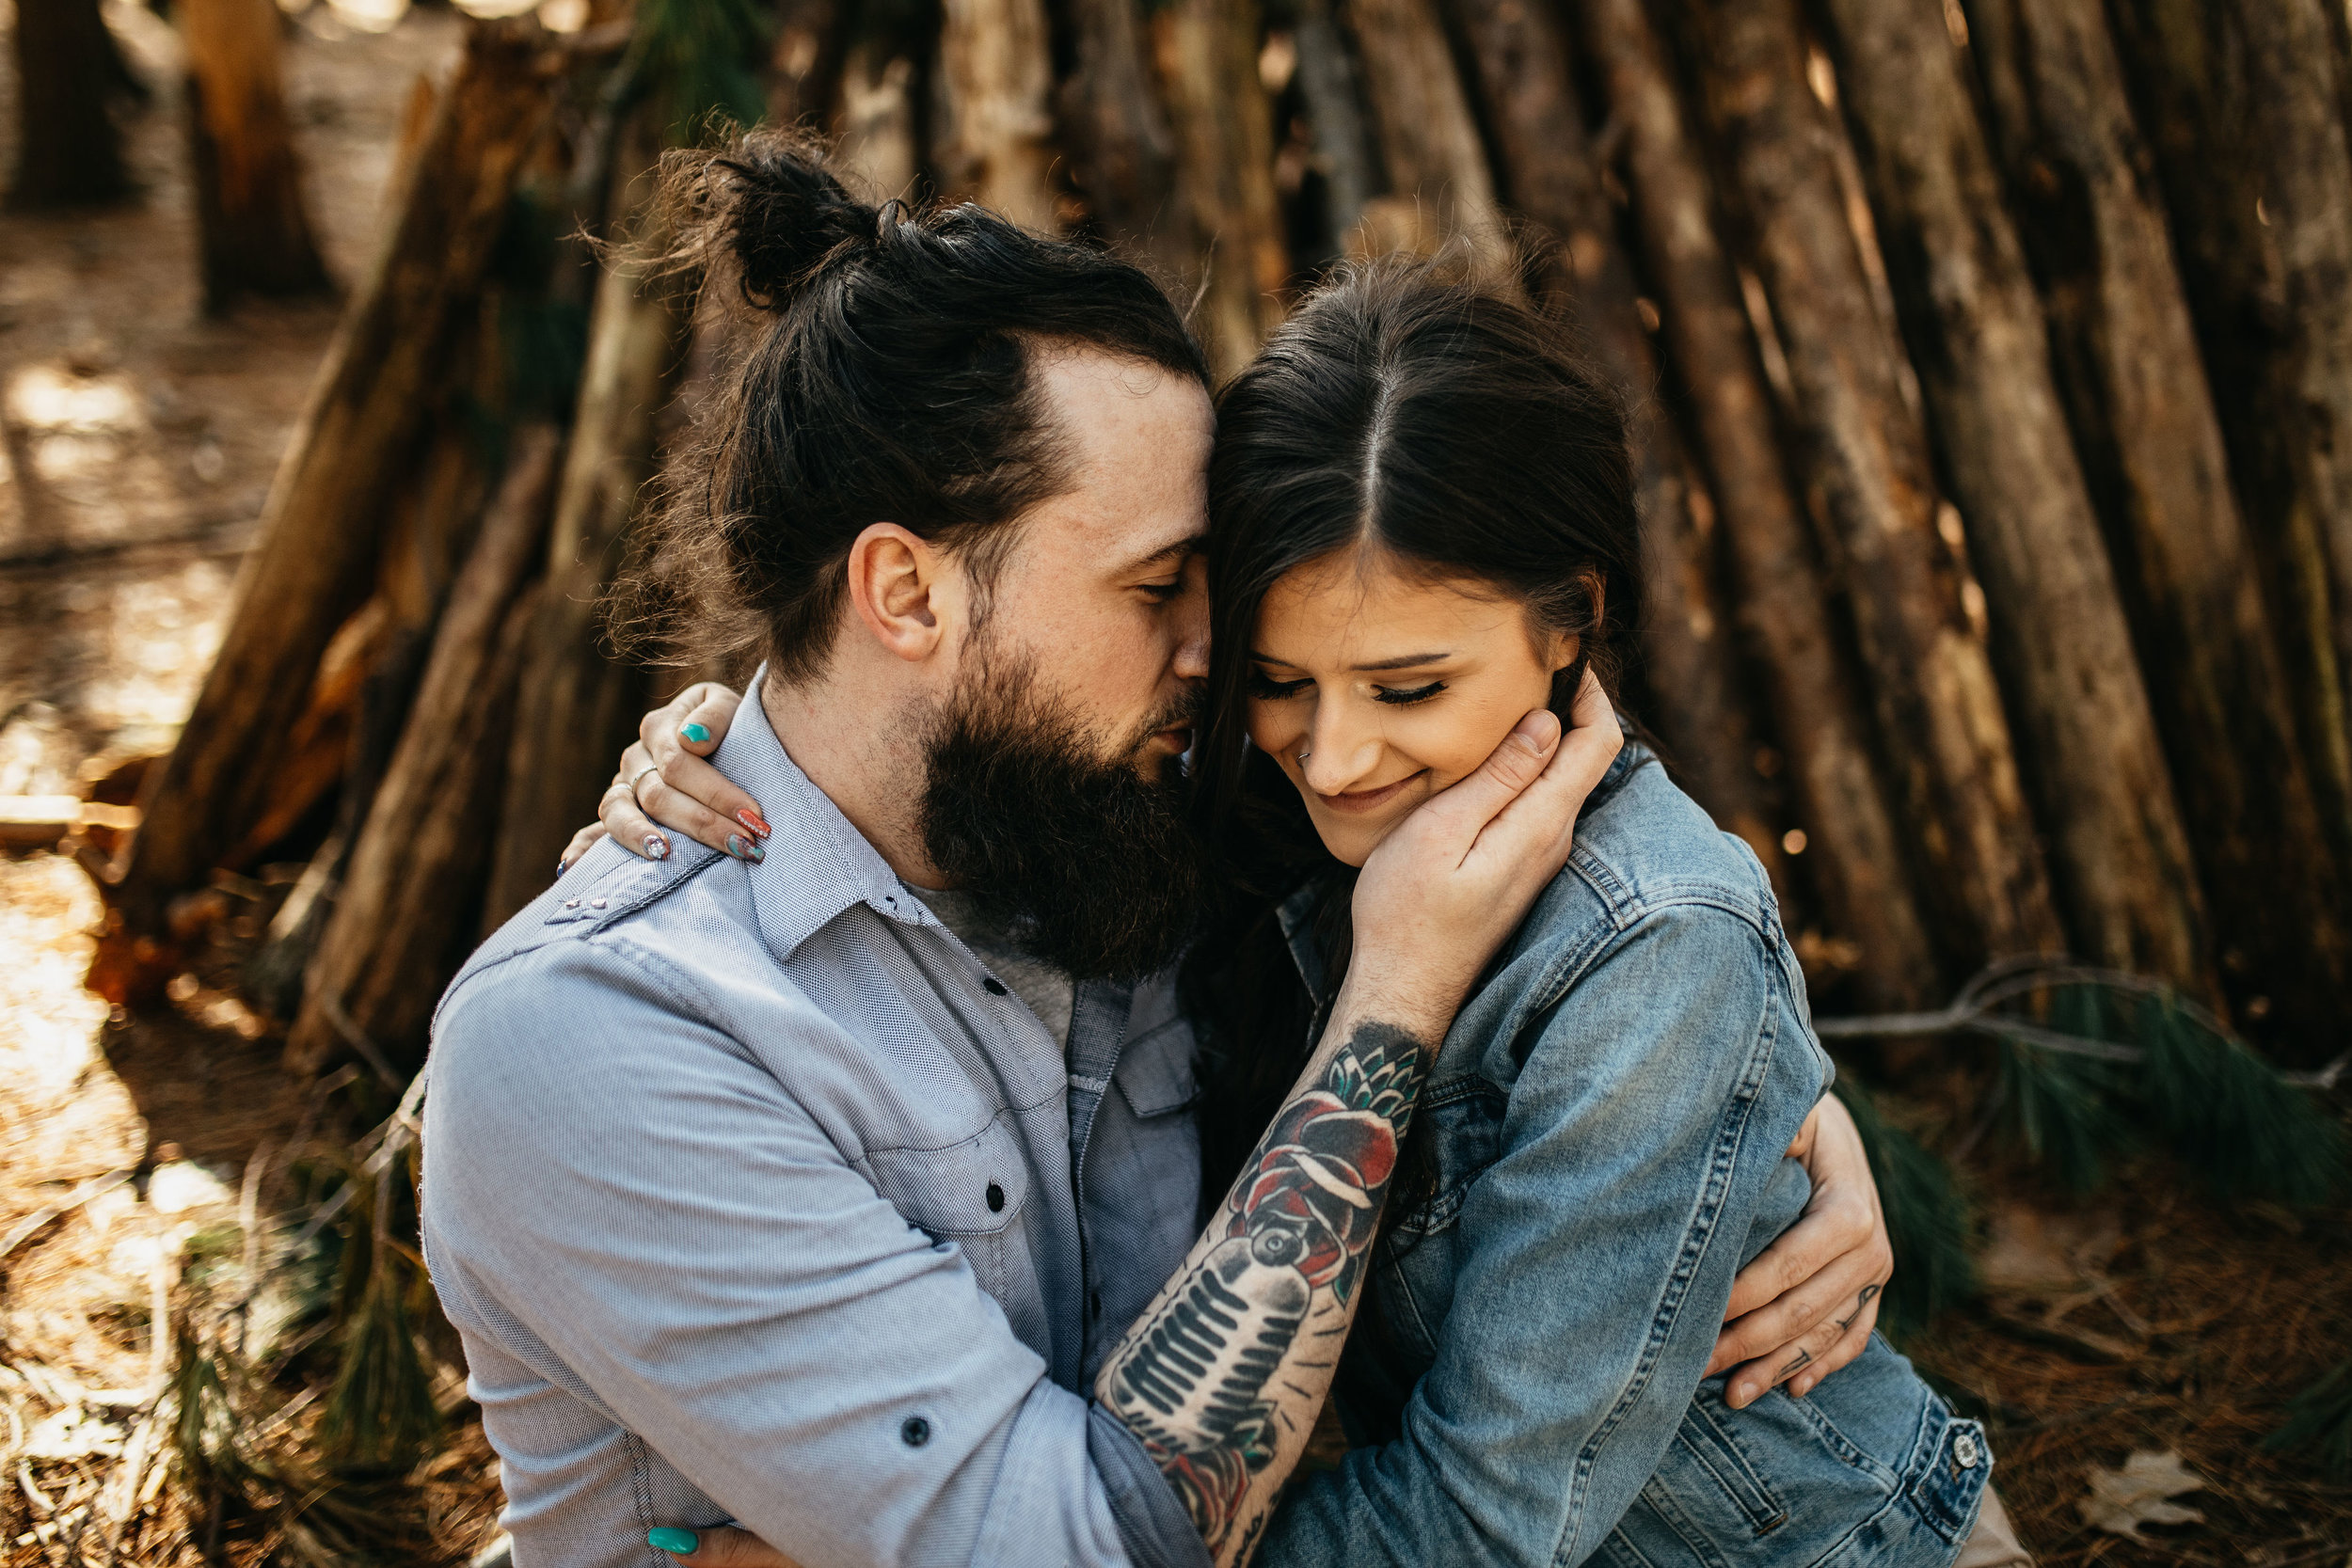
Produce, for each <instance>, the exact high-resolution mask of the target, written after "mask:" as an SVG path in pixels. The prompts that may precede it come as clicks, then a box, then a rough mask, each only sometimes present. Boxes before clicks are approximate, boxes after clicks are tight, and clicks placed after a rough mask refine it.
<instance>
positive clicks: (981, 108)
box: [938, 0, 1062, 234]
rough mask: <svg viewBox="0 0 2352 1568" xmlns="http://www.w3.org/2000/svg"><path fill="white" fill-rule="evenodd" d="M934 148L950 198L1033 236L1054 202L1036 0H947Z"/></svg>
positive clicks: (1054, 216)
mask: <svg viewBox="0 0 2352 1568" xmlns="http://www.w3.org/2000/svg"><path fill="white" fill-rule="evenodd" d="M939 86H940V96H941V100H942V106H943V109H944V115H945V119H946V128H945V130H946V135H945V137H944V139H943V142H942V145H941V146H940V148H939V150H938V161H939V165H940V173H941V176H942V178H943V179H944V180H945V181H946V185H947V188H948V190H949V191H951V192H952V193H954V194H955V195H958V196H961V197H966V198H970V199H971V200H974V201H977V202H978V203H979V204H980V205H981V206H983V207H986V208H989V209H991V210H992V211H993V212H996V213H1000V214H1003V215H1004V216H1006V217H1008V218H1010V219H1011V220H1012V221H1013V222H1015V223H1017V224H1019V225H1020V226H1021V227H1022V228H1024V229H1030V230H1036V231H1037V232H1039V233H1041V234H1055V233H1059V232H1060V231H1061V227H1062V225H1061V215H1060V214H1059V212H1058V211H1057V206H1056V203H1055V200H1054V185H1053V165H1054V149H1053V140H1052V138H1053V133H1054V116H1053V91H1054V63H1053V58H1052V55H1051V54H1050V52H1049V35H1048V33H1047V29H1046V20H1045V7H1044V5H1043V0H945V4H944V5H943V7H942V10H941V24H940V32H939Z"/></svg>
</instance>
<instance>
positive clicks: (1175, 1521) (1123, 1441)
mask: <svg viewBox="0 0 2352 1568" xmlns="http://www.w3.org/2000/svg"><path fill="white" fill-rule="evenodd" d="M1087 1452H1088V1454H1089V1456H1090V1457H1091V1458H1092V1459H1093V1461H1094V1473H1095V1474H1096V1475H1098V1476H1100V1477H1102V1478H1103V1490H1104V1493H1105V1494H1107V1495H1108V1497H1109V1498H1110V1505H1111V1518H1112V1520H1113V1521H1114V1522H1115V1523H1116V1524H1117V1525H1118V1527H1119V1538H1120V1542H1121V1544H1124V1545H1125V1546H1126V1548H1127V1555H1128V1556H1129V1557H1130V1558H1132V1559H1134V1560H1135V1562H1136V1568H1211V1565H1210V1560H1209V1548H1208V1546H1207V1545H1206V1544H1203V1543H1202V1541H1201V1539H1200V1529H1199V1528H1197V1527H1196V1526H1195V1525H1194V1524H1193V1522H1192V1516H1191V1515H1190V1514H1188V1513H1185V1512H1184V1504H1183V1503H1181V1502H1178V1501H1177V1500H1176V1489H1175V1488H1174V1487H1172V1486H1170V1485H1168V1477H1166V1476H1165V1475H1162V1474H1161V1473H1160V1467H1159V1466H1158V1465H1154V1464H1152V1456H1151V1455H1150V1454H1148V1453H1146V1452H1144V1451H1143V1444H1142V1442H1141V1440H1140V1439H1138V1438H1137V1437H1136V1434H1135V1433H1132V1432H1130V1431H1128V1430H1127V1427H1126V1424H1125V1423H1124V1422H1122V1421H1120V1419H1119V1418H1118V1417H1116V1416H1114V1415H1112V1414H1111V1413H1110V1412H1109V1411H1107V1410H1105V1409H1104V1408H1103V1407H1102V1406H1101V1405H1099V1404H1092V1403H1089V1405H1088V1406H1087Z"/></svg>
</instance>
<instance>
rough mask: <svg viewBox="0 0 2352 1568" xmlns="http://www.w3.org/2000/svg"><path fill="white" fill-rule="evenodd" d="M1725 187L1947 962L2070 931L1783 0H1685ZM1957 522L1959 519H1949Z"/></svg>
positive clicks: (2047, 941)
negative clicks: (1781, 359) (1766, 314)
mask: <svg viewBox="0 0 2352 1568" xmlns="http://www.w3.org/2000/svg"><path fill="white" fill-rule="evenodd" d="M1682 15H1683V18H1684V20H1685V22H1686V23H1687V32H1688V35H1689V38H1690V41H1691V44H1692V53H1693V64H1694V66H1695V68H1696V75H1697V77H1698V81H1699V85H1700V96H1701V99H1702V101H1703V103H1704V104H1705V110H1706V114H1707V117H1708V124H1709V128H1710V130H1711V132H1712V133H1713V139H1714V141H1715V143H1716V145H1717V147H1718V148H1719V149H1720V150H1721V153H1722V157H1723V160H1724V181H1725V189H1726V195H1727V197H1728V198H1729V199H1730V200H1731V201H1732V202H1733V203H1734V204H1735V205H1736V208H1737V210H1738V213H1739V215H1740V219H1741V221H1742V224H1743V227H1744V229H1745V230H1746V239H1747V254H1748V259H1749V261H1750V262H1751V264H1752V265H1753V267H1754V269H1755V272H1756V277H1757V278H1758V279H1759V281H1760V283H1761V285H1762V293H1763V295H1764V298H1765V300H1766V301H1767V303H1768V304H1769V309H1770V313H1771V317H1772V320H1773V321H1775V322H1776V323H1777V324H1778V331H1777V337H1776V340H1775V341H1777V342H1779V343H1780V344H1782V345H1784V350H1785V359H1786V363H1787V370H1788V382H1789V389H1790V394H1791V395H1790V398H1789V402H1788V410H1787V413H1788V424H1789V427H1790V430H1791V433H1792V434H1793V436H1795V444H1796V447H1797V452H1796V459H1797V467H1798V472H1799V475H1800V480H1801V484H1802V489H1803V493H1804V496H1805V499H1806V503H1807V506H1808V509H1809V510H1810V511H1811V512H1812V513H1813V515H1814V517H1815V521H1816V525H1817V527H1818V528H1819V529H1820V531H1821V532H1822V534H1823V536H1824V541H1825V543H1826V544H1827V545H1828V546H1829V547H1830V549H1831V552H1832V556H1831V560H1832V566H1833V569H1834V570H1835V571H1836V573H1837V574H1838V575H1839V576H1840V577H1842V578H1843V579H1844V582H1845V586H1846V589H1847V592H1848V593H1849V594H1850V595H1851V603H1852V607H1853V619H1854V629H1855V634H1856V641H1857V643H1858V645H1859V647H1860V651H1861V656H1862V659H1863V663H1864V667H1865V670H1866V672H1867V676H1868V685H1869V689H1870V695H1871V702H1872V705H1873V707H1874V709H1875V712H1876V716H1877V720H1878V731H1879V735H1880V737H1881V742H1882V745H1883V748H1884V751H1883V754H1884V756H1885V757H1886V760H1887V763H1888V765H1889V768H1890V772H1891V775H1892V776H1891V779H1890V783H1891V784H1892V785H1893V787H1894V790H1895V793H1896V795H1897V797H1898V799H1899V800H1900V801H1901V802H1902V805H1903V808H1904V813H1903V814H1904V816H1905V817H1906V818H1907V819H1908V821H1909V823H1910V827H1911V833H1912V836H1913V839H1914V842H1915V844H1916V846H1917V847H1918V849H1919V851H1920V853H1921V855H1922V858H1923V861H1924V863H1925V866H1924V869H1925V872H1926V876H1925V878H1924V879H1923V881H1924V885H1925V886H1926V887H1927V888H1928V890H1929V893H1930V895H1931V897H1932V898H1933V900H1934V905H1935V908H1936V910H1937V913H1938V916H1939V925H1940V926H1941V927H1943V928H1944V930H1945V931H1946V932H1947V933H1948V935H1947V942H1948V943H1949V945H1950V946H1951V948H1952V949H1953V950H1954V951H1953V957H1954V958H1955V960H1956V964H1955V967H1957V968H1961V969H1972V968H1974V967H1976V966H1977V965H1979V964H1980V963H1981V962H1983V961H1984V960H1985V959H1986V958H1990V957H1994V956H2000V955H2008V954H2018V953H2035V952H2048V951H2054V950H2056V949H2058V948H2059V947H2061V946H2063V945H2064V941H2065V939H2064V935H2063V933H2062V931H2061V929H2060V927H2059V925H2058V913H2057V908H2056V905H2055V903H2054V902H2053V900H2052V896H2051V892H2050V884H2049V876H2048V870H2047V867H2046V866H2045V864H2044V863H2043V860H2042V849H2041V844H2040V840H2039V838H2038V836H2037V834H2036V832H2035V828H2034V823H2033V818H2032V816H2031V813H2030V811H2029V810H2028V808H2027V806H2026V798H2025V792H2024V788H2023V786H2022V784H2020V782H2019V779H2018V775H2017V760H2016V753H2015V751H2014V747H2013V743H2012V740H2011V736H2010V727H2009V721H2008V719H2007V717H2006V715H2005V714H2004V713H2003V711H2002V708H2001V700H2000V692H1999V689H1998V688H1997V686H1996V685H1995V684H1994V678H1993V670H1992V664H1991V661H1990V659H1989V658H1988V657H1987V655H1986V652H1985V647H1984V641H1983V637H1982V634H1981V632H1980V631H1979V628H1978V627H1977V626H1975V625H1974V624H1972V620H1971V617H1970V615H1969V613H1968V609H1967V606H1966V604H1965V602H1964V596H1963V587H1964V586H1965V580H1966V579H1965V572H1964V569H1963V563H1962V559H1961V556H1960V554H1959V540H1958V539H1957V538H1956V537H1955V538H1952V539H1948V540H1947V539H1946V538H1944V537H1942V533H1941V531H1940V530H1939V528H1938V524H1937V512H1938V498H1937V493H1936V486H1935V480H1934V475H1933V468H1932V463H1931V458H1930V455H1929V451H1928V445H1927V436H1926V433H1925V431H1923V430H1922V429H1921V428H1920V426H1919V423H1918V421H1917V420H1915V418H1914V417H1913V415H1912V413H1911V411H1910V410H1909V408H1908V407H1907V406H1906V405H1905V403H1904V400H1903V393H1902V375H1901V371H1900V366H1901V363H1902V348H1901V345H1900V343H1899V342H1898V341H1895V340H1893V339H1892V338H1890V337H1889V336H1888V334H1887V332H1886V331H1885V329H1884V327H1883V324H1882V322H1881V319H1880V315H1879V311H1878V309H1877V307H1876V306H1875V305H1874V304H1873V302H1872V300H1871V297H1870V281H1869V277H1868V274H1867V271H1866V270H1865V268H1864V264H1863V260H1862V256H1861V253H1860V251H1859V249H1858V248H1857V245H1856V241H1855V238H1854V234H1853V231H1852V230H1851V228H1850V227H1849V225H1848V222H1847V215H1846V212H1845V198H1844V195H1843V193H1842V191H1841V190H1840V188H1839V184H1838V178H1837V167H1836V150H1835V140H1836V137H1837V136H1838V135H1839V131H1838V128H1837V126H1836V122H1835V121H1834V120H1832V119H1830V118H1829V117H1828V114H1827V112H1826V111H1825V110H1824V109H1823V108H1822V106H1821V104H1820V102H1819V101H1818V100H1817V99H1816V98H1815V97H1814V95H1813V92H1812V90H1811V88H1810V87H1807V85H1806V82H1805V49H1804V28H1803V24H1802V19H1801V17H1800V16H1799V13H1798V11H1797V8H1796V5H1795V0H1685V4H1684V6H1683V10H1682ZM1955 533H1956V531H1955Z"/></svg>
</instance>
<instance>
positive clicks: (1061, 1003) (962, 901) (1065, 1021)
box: [914, 887, 1078, 1050]
mask: <svg viewBox="0 0 2352 1568" xmlns="http://www.w3.org/2000/svg"><path fill="white" fill-rule="evenodd" d="M914 891H915V892H916V893H918V894H920V895H922V898H923V902H924V903H926V904H928V905H930V910H931V913H933V914H935V915H937V916H939V919H940V924H942V925H944V926H946V927H947V928H948V929H949V930H951V931H953V932H955V934H956V935H957V936H959V937H961V938H962V939H963V944H964V945H965V946H966V947H969V948H970V949H972V952H973V954H974V955H975V956H976V957H977V958H978V959H979V960H980V961H981V962H982V963H984V964H986V965H988V967H989V968H990V969H991V970H993V971H994V972H995V974H996V977H997V978H998V979H1000V980H1002V981H1004V982H1005V984H1006V985H1008V986H1010V987H1011V988H1012V993H1013V994H1014V995H1015V996H1018V997H1019V998H1021V1000H1022V1001H1024V1002H1025V1003H1027V1004H1028V1006H1029V1011H1031V1012H1033V1013H1035V1014H1037V1017H1038V1022H1041V1023H1042V1024H1044V1025H1045V1029H1046V1032H1047V1033H1048V1034H1050V1035H1052V1036H1053V1037H1054V1042H1055V1043H1056V1044H1057V1045H1060V1046H1062V1047H1063V1048H1064V1049H1065V1050H1067V1049H1068V1047H1069V1041H1070V1013H1071V1009H1072V1007H1073V1006H1074V1004H1075V1002H1076V1000H1077V994H1078V989H1077V985H1076V983H1075V982H1074V981H1073V980H1072V979H1071V978H1070V975H1069V974H1068V973H1067V972H1065V971H1063V970H1060V969H1057V968H1056V967H1055V966H1054V965H1052V964H1050V963H1047V962H1046V961H1045V960H1044V959H1042V958H1036V957H1034V956H1032V955H1030V954H1029V953H1026V952H1025V951H1023V950H1022V949H1021V947H1019V946H1018V945H1017V944H1015V943H1014V942H1013V941H1012V939H1011V937H1010V935H1009V933H1008V932H1007V931H1006V930H1005V928H1004V927H1003V925H1002V924H1000V923H999V922H996V921H993V920H991V919H989V918H988V917H987V916H986V915H984V914H982V913H981V912H980V910H979V904H978V901H977V899H975V898H974V897H973V896H972V895H970V894H968V893H963V892H959V891H956V890H952V889H932V888H927V887H926V888H916V889H915V890H914Z"/></svg>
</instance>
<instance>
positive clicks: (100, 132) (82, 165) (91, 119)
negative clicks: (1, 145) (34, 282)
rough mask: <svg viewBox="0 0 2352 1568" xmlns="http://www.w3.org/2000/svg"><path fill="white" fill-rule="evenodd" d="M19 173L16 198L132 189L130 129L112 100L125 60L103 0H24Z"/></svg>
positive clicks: (89, 199) (25, 200)
mask: <svg viewBox="0 0 2352 1568" xmlns="http://www.w3.org/2000/svg"><path fill="white" fill-rule="evenodd" d="M14 32H15V39H14V45H15V53H16V81H17V89H16V130H17V135H16V149H17V152H16V173H15V176H14V178H13V179H12V180H11V181H10V182H9V185H8V204H9V205H10V206H12V207H21V208H28V209H30V208H54V207H94V206H100V205H103V204H104V203H106V202H109V201H118V200H119V199H121V198H123V197H124V196H127V195H128V194H130V190H131V176H130V171H129V170H128V169H127V168H125V167H124V166H123V162H122V133H121V132H120V131H119V130H118V129H117V128H116V126H115V122H114V116H113V115H112V114H111V113H110V112H109V105H110V104H111V103H113V102H114V101H115V100H116V98H118V97H119V94H120V90H121V86H122V69H123V68H122V58H121V55H119V53H118V52H117V50H116V48H115V43H114V39H113V37H112V36H111V35H110V34H108V32H107V31H106V24H105V20H104V18H103V17H102V16H101V15H100V14H99V9H98V0H23V3H22V4H20V5H19V6H18V7H17V8H16V26H15V29H14Z"/></svg>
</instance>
